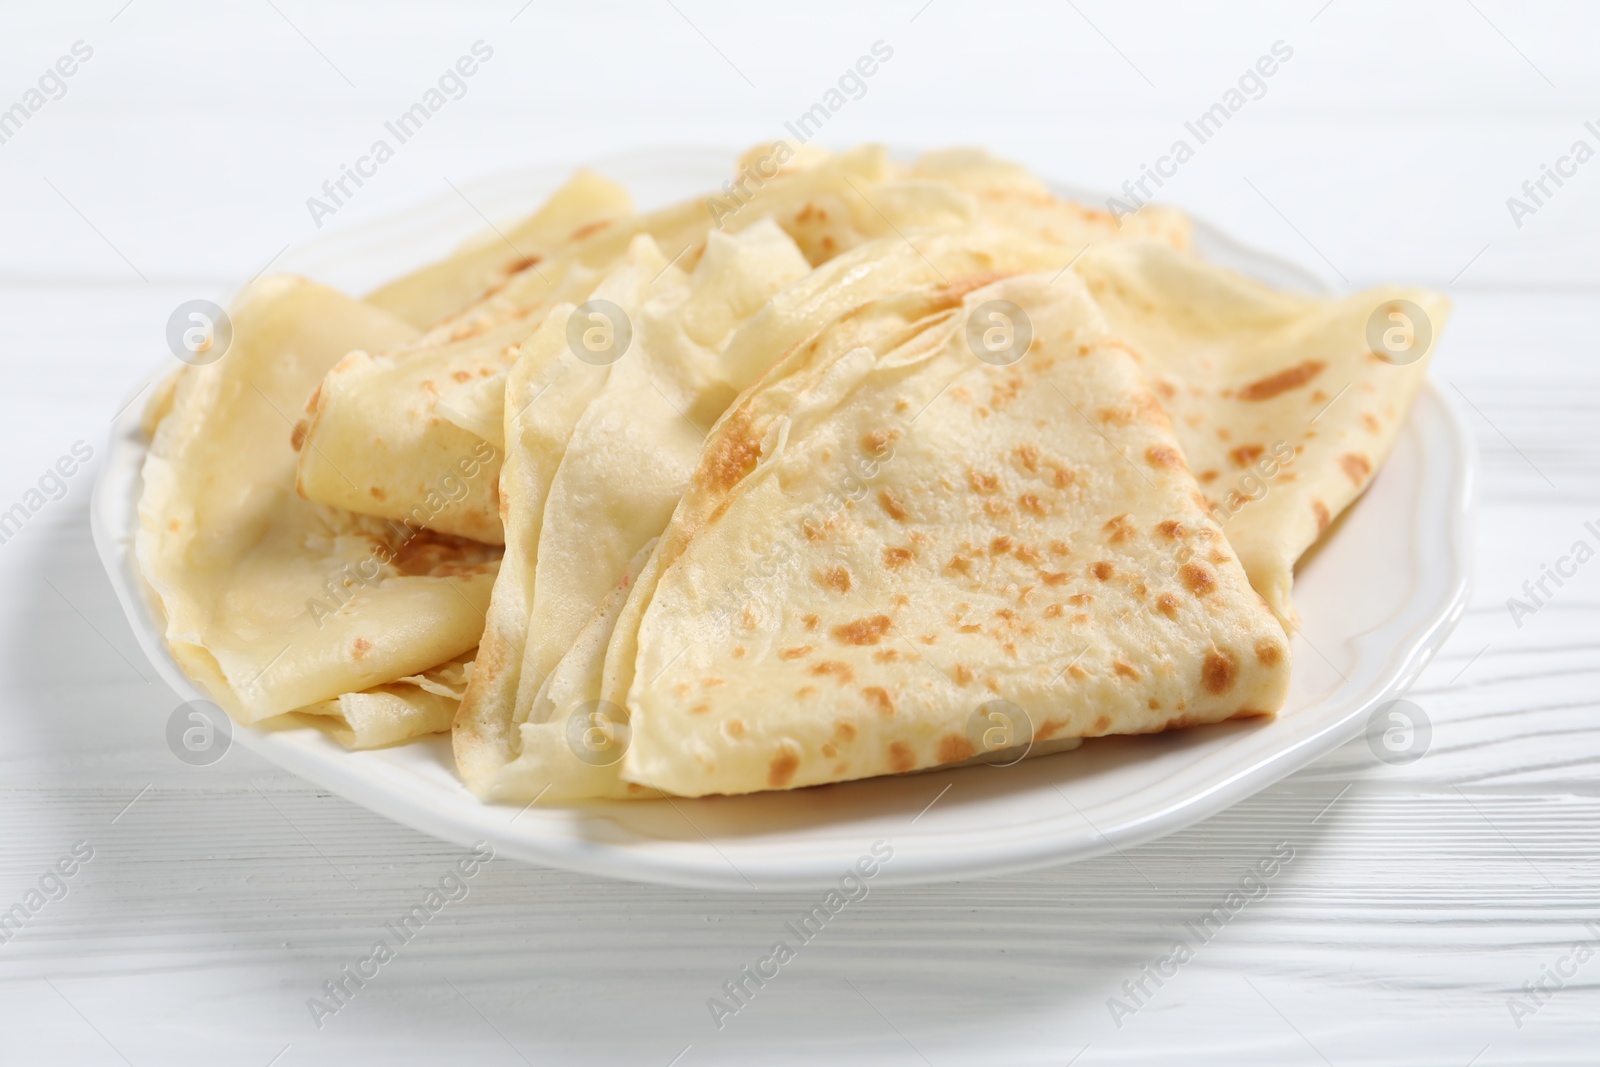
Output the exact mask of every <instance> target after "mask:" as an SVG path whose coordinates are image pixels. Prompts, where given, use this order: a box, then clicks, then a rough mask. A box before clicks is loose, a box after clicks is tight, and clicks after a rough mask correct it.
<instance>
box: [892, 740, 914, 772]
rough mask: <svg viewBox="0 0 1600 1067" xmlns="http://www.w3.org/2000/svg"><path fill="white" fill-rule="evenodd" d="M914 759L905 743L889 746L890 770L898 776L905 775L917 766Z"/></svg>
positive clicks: (900, 742) (897, 742) (898, 742)
mask: <svg viewBox="0 0 1600 1067" xmlns="http://www.w3.org/2000/svg"><path fill="white" fill-rule="evenodd" d="M916 762H917V761H916V760H915V759H914V758H912V755H911V749H910V748H908V747H906V743H905V742H904V741H896V742H895V743H894V744H892V745H890V746H889V769H890V770H891V771H894V772H895V773H896V774H903V773H905V772H906V771H909V770H910V769H911V768H912V767H914V766H915V765H916Z"/></svg>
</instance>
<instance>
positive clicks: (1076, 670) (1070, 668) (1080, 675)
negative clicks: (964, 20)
mask: <svg viewBox="0 0 1600 1067" xmlns="http://www.w3.org/2000/svg"><path fill="white" fill-rule="evenodd" d="M1067 673H1068V674H1070V675H1072V676H1073V677H1074V678H1076V679H1078V680H1079V681H1082V680H1083V679H1085V678H1087V677H1089V672H1088V671H1087V670H1085V669H1084V668H1082V667H1080V666H1078V665H1077V664H1076V663H1069V664H1068V665H1067Z"/></svg>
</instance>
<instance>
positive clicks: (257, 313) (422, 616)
mask: <svg viewBox="0 0 1600 1067" xmlns="http://www.w3.org/2000/svg"><path fill="white" fill-rule="evenodd" d="M232 320H233V342H232V346H231V347H230V349H229V350H228V352H227V353H226V354H225V355H224V356H223V358H221V359H219V360H217V361H216V362H214V363H211V364H209V365H206V366H197V367H189V368H185V369H184V371H183V372H182V375H181V376H180V378H179V380H178V381H177V383H176V386H175V388H174V390H173V392H172V393H171V395H170V397H168V396H164V395H163V396H161V397H160V398H159V399H158V401H157V402H158V403H159V404H160V405H161V407H162V409H163V413H162V415H161V417H160V418H159V421H158V422H157V423H156V427H155V436H154V440H153V441H152V443H151V446H150V451H149V455H148V457H147V459H146V461H145V465H144V470H143V478H144V490H143V494H142V495H141V497H140V501H139V531H138V534H137V537H136V544H135V548H136V553H137V557H138V560H139V564H140V568H141V570H142V572H143V574H144V576H145V580H146V581H147V583H148V584H149V587H150V588H151V590H152V591H153V593H154V595H155V597H156V598H157V599H158V601H159V603H160V607H161V609H162V611H163V612H164V614H165V617H166V638H167V642H168V645H169V647H170V649H171V650H172V653H173V656H174V657H175V658H176V659H177V660H178V661H179V663H180V664H181V665H182V666H183V667H184V669H185V670H186V672H188V673H189V675H190V676H191V677H193V678H195V679H197V680H198V681H200V682H201V683H202V684H203V685H204V686H205V687H206V688H207V690H208V691H209V692H210V693H211V695H212V697H213V699H215V700H216V701H217V703H218V704H220V705H222V706H223V707H224V708H225V709H227V711H228V712H229V713H230V714H231V715H233V717H234V718H236V719H237V720H239V721H240V722H244V723H252V722H257V721H260V720H262V719H266V718H270V717H272V716H275V715H279V714H283V713H285V712H290V711H295V710H297V709H303V708H307V707H309V706H312V705H324V707H323V708H322V710H324V711H327V712H328V713H329V714H333V715H335V716H336V717H337V715H338V714H339V712H337V711H334V710H331V709H328V708H326V706H325V702H327V701H337V700H338V699H339V698H341V697H342V696H344V695H346V694H351V693H359V692H363V691H370V690H372V689H373V688H374V687H379V686H386V685H389V684H390V683H395V682H397V681H398V680H400V679H404V678H408V677H415V676H421V675H423V674H424V672H427V671H430V670H432V669H434V668H437V667H439V665H441V664H444V663H446V662H448V661H450V660H453V659H456V658H457V657H461V656H463V655H465V654H466V653H469V652H470V651H471V649H472V648H473V647H474V646H475V645H477V643H478V639H479V636H480V635H481V633H482V629H483V618H484V614H483V613H484V611H485V609H486V608H487V605H488V600H489V593H490V589H491V586H492V584H493V581H494V574H495V570H496V567H497V564H498V559H497V557H498V556H499V550H497V549H494V548H491V547H489V546H485V545H480V544H476V543H473V542H468V541H461V540H458V539H454V538H448V537H442V536H439V535H436V534H433V533H430V532H428V531H426V530H420V529H414V528H410V527H407V526H404V525H402V524H398V523H396V524H386V523H383V522H380V521H377V520H375V519H371V518H368V517H365V516H360V515H355V514H352V513H350V512H345V511H340V510H338V509H334V508H328V507H324V506H322V505H318V504H312V503H310V502H309V501H306V500H303V499H301V498H300V497H299V496H297V495H296V493H295V491H294V478H295V454H294V450H293V449H292V447H291V446H290V443H289V438H288V430H289V424H290V420H291V419H292V413H293V411H294V409H295V405H296V404H297V403H299V402H300V400H301V398H303V397H304V396H305V395H306V393H307V391H308V390H310V389H311V388H313V387H314V386H315V384H316V383H317V381H319V380H320V379H321V378H322V376H323V375H324V374H325V373H326V372H327V369H328V367H329V366H330V365H332V364H333V362H334V361H335V360H337V359H338V358H339V357H340V356H341V355H343V354H344V353H345V352H348V351H350V350H351V349H352V348H359V347H363V346H372V347H383V346H393V345H396V344H401V343H404V342H405V341H406V339H408V338H409V337H411V336H413V335H414V333H415V331H414V330H413V329H412V327H410V326H408V325H407V324H406V323H403V322H401V321H400V320H398V319H395V318H394V317H392V316H390V315H388V314H386V313H384V312H382V311H379V310H378V309H376V308H373V307H371V306H370V305H367V304H364V303H361V302H359V301H355V300H352V299H350V298H348V297H346V296H343V295H342V294H340V293H338V292H335V291H334V290H331V289H327V288H325V287H323V286H319V285H314V284H312V283H310V282H307V281H304V280H302V279H298V278H273V279H268V280H266V281H263V282H261V283H258V284H257V285H255V286H253V287H252V288H250V289H249V290H247V291H246V292H245V293H244V294H243V296H242V297H241V298H240V301H239V302H238V304H237V305H236V306H235V308H234V309H233V311H232ZM485 447H486V448H487V446H485ZM410 688H411V689H412V690H415V691H416V692H419V693H420V692H424V691H425V689H423V688H420V687H419V686H417V685H412V686H410ZM391 695H397V696H400V697H401V699H402V703H405V702H406V698H405V694H404V693H403V692H402V693H391ZM434 695H437V694H434ZM427 703H431V701H430V702H427ZM385 714H386V715H387V719H388V721H389V725H387V726H384V725H381V724H379V723H378V721H377V719H378V718H382V716H378V717H373V718H372V720H371V721H370V722H369V723H368V727H367V728H366V729H365V730H363V728H362V727H361V726H360V724H347V725H348V726H350V729H351V731H352V738H354V737H356V736H357V735H361V736H378V735H380V734H381V735H382V736H383V737H384V738H385V740H398V739H399V737H398V734H399V733H402V732H408V731H404V730H400V729H399V728H398V726H396V725H395V724H397V723H402V722H404V721H412V722H413V723H421V722H422V719H419V718H417V717H416V716H414V715H412V713H411V712H408V711H406V710H404V709H400V708H395V707H391V708H390V709H389V711H388V712H387V713H385ZM417 728H419V729H420V728H423V727H422V726H420V725H419V726H418V727H417ZM426 728H428V729H434V728H437V716H435V717H434V718H432V719H428V720H427V726H426Z"/></svg>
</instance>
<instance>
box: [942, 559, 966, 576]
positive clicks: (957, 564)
mask: <svg viewBox="0 0 1600 1067" xmlns="http://www.w3.org/2000/svg"><path fill="white" fill-rule="evenodd" d="M944 567H945V570H949V571H955V572H956V573H957V574H964V575H970V574H971V573H972V561H971V560H970V559H968V558H967V557H965V556H951V557H950V562H949V563H946V564H945V565H944Z"/></svg>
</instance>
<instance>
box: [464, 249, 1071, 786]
mask: <svg viewBox="0 0 1600 1067" xmlns="http://www.w3.org/2000/svg"><path fill="white" fill-rule="evenodd" d="M784 249H787V252H785V251H784ZM1074 254H1075V253H1074ZM1069 259H1070V255H1069V254H1068V253H1067V251H1066V250H1064V249H1061V248H1059V247H1057V246H1054V245H1048V244H1042V243H1040V242H1038V241H1035V240H1032V239H1030V238H1027V237H1024V236H1022V235H1019V234H1016V233H1014V232H1012V231H1009V230H1003V229H999V228H996V227H991V226H984V225H978V226H971V227H964V228H961V229H958V230H953V231H940V232H928V233H921V234H919V241H918V246H917V247H913V246H912V245H911V244H910V243H908V242H907V241H905V240H903V239H902V238H900V237H892V238H885V239H881V240H879V241H875V242H871V243H869V244H867V245H864V246H861V247H858V248H856V249H854V250H852V251H851V252H848V253H845V254H844V255H841V256H838V257H836V258H835V259H833V260H830V261H829V263H828V264H826V265H825V266H823V267H821V268H818V269H817V270H815V271H812V272H810V273H805V274H804V276H803V277H797V275H798V274H801V273H804V271H803V268H804V261H803V260H802V259H800V257H799V253H798V251H797V250H795V248H794V245H793V243H792V242H791V241H789V239H788V238H787V237H785V236H784V234H783V231H781V230H779V229H778V228H777V227H776V226H775V225H774V224H772V223H771V222H767V223H765V224H764V225H762V224H758V225H757V226H753V227H751V228H750V229H749V230H747V231H745V232H744V233H742V234H739V235H736V236H735V237H732V238H730V237H726V236H723V235H718V234H713V235H712V240H711V243H710V244H708V247H707V251H706V254H705V257H704V258H703V259H702V260H701V262H700V264H699V265H698V266H697V267H696V269H695V273H694V276H693V278H692V280H691V282H692V290H690V291H679V292H678V293H676V294H674V295H671V296H666V297H658V298H656V300H654V301H653V302H652V304H651V305H649V310H647V312H646V321H645V322H644V323H643V326H642V330H641V340H643V341H644V343H643V344H642V345H640V347H639V349H638V350H637V353H630V355H629V357H628V358H626V359H624V360H622V361H620V362H619V363H618V364H617V365H616V366H615V367H614V368H613V369H612V371H611V376H610V378H609V379H608V381H607V384H606V387H605V388H604V389H603V390H602V391H601V392H600V393H598V394H597V395H596V396H595V397H594V399H593V400H592V401H591V402H590V404H589V407H588V409H587V411H586V412H585V414H584V416H583V419H582V420H581V421H580V423H579V425H578V429H577V431H576V432H575V433H574V434H573V436H572V438H571V439H569V440H568V441H566V442H565V451H564V452H563V454H562V458H561V461H560V468H559V470H558V471H557V473H556V475H555V477H554V478H553V479H552V480H551V483H550V487H549V489H548V498H547V499H546V500H545V501H543V502H542V503H540V502H538V501H537V500H535V499H532V497H533V496H534V495H535V494H536V493H537V491H538V490H539V489H543V488H544V487H545V483H544V482H543V481H542V480H540V481H537V482H535V483H533V484H532V486H531V488H532V489H533V492H531V493H530V492H527V491H522V492H519V493H518V494H516V495H515V496H511V497H508V499H507V501H506V514H507V523H508V531H511V532H510V533H509V534H508V536H509V537H511V538H512V539H513V541H514V543H515V544H517V545H519V546H523V547H522V548H521V549H520V550H518V551H513V552H511V553H509V554H508V561H507V563H506V564H505V569H503V571H502V577H501V580H500V583H499V584H498V585H497V586H496V590H495V598H494V603H493V605H492V606H491V609H490V622H489V626H488V635H487V636H486V637H485V649H486V654H484V655H483V656H481V657H480V661H479V665H478V667H479V670H478V673H477V675H476V676H475V681H474V684H473V685H472V686H471V687H470V688H469V691H468V694H467V697H466V699H465V701H464V702H463V704H462V709H461V713H460V719H459V721H458V725H457V734H456V744H457V748H458V750H459V751H460V753H461V756H460V758H459V759H458V762H459V764H460V766H461V767H462V768H463V773H464V775H465V776H466V778H467V780H468V782H469V784H471V785H472V786H473V788H474V789H476V790H478V791H480V792H482V793H484V794H485V795H492V796H496V797H499V798H502V799H508V800H509V799H523V800H527V799H531V798H533V797H534V796H542V798H543V799H545V800H547V801H557V800H562V799H568V798H570V797H573V796H580V795H596V794H592V793H588V794H586V793H583V792H581V790H589V789H593V788H595V786H596V784H597V783H604V784H605V786H606V788H605V789H604V790H603V793H602V794H601V795H618V796H621V795H628V794H629V790H628V787H627V786H626V784H625V783H623V782H621V781H620V779H618V778H617V777H616V774H615V768H612V769H611V770H610V777H609V779H608V778H607V777H606V775H605V774H604V773H602V772H601V771H597V770H596V769H595V768H593V767H591V766H587V765H580V763H579V762H577V761H574V760H573V759H572V758H571V755H572V754H571V753H570V752H567V751H566V750H565V749H564V747H563V745H562V744H560V743H556V744H551V743H548V742H547V740H546V739H544V738H545V737H546V735H551V736H555V737H556V738H557V741H560V735H561V730H562V729H563V724H564V723H565V721H566V720H567V719H568V718H569V717H570V716H571V715H572V714H574V713H576V712H578V711H579V710H580V709H586V708H589V707H590V706H591V705H593V704H594V703H595V701H597V700H598V699H599V697H600V689H601V672H602V667H603V663H604V654H605V649H606V646H607V644H608V643H609V641H610V636H611V627H612V625H613V623H614V620H615V619H616V618H617V617H618V616H619V615H620V612H621V609H622V607H623V605H624V603H625V601H623V600H622V599H621V597H620V594H619V593H611V592H610V590H611V588H612V586H613V584H614V583H615V582H617V581H618V580H631V575H632V574H633V573H636V572H637V570H638V569H639V568H640V567H641V566H643V564H644V562H645V560H644V558H643V557H642V556H638V555H637V554H638V553H639V550H640V548H641V546H643V545H645V544H646V543H647V542H649V541H650V540H651V539H653V538H654V537H655V536H656V535H657V534H659V533H660V532H661V530H662V528H664V527H665V525H666V523H667V520H668V518H669V517H670V516H671V514H672V510H673V508H674V507H675V505H676V504H677V501H678V498H679V497H680V496H681V495H682V493H683V491H684V489H685V488H686V487H687V485H688V483H689V477H690V475H691V473H692V472H693V470H694V467H695V465H696V463H697V462H698V461H699V456H700V452H701V449H702V447H703V442H704V437H705V429H703V428H702V427H709V426H710V425H711V424H712V423H713V422H715V420H716V419H717V418H718V417H719V416H720V415H721V414H722V412H723V410H724V409H725V408H726V407H727V405H728V403H729V402H730V401H731V400H732V399H733V398H734V397H735V396H736V395H737V394H738V393H739V392H740V391H742V390H743V389H744V388H745V387H747V386H748V385H749V384H750V383H751V382H752V381H754V380H755V378H756V377H758V376H759V375H760V374H761V373H763V372H764V371H766V370H767V369H768V368H769V367H770V366H771V365H772V364H773V363H774V362H775V361H776V360H777V359H778V358H779V357H780V356H781V355H782V354H783V353H784V352H785V351H787V350H788V349H789V348H790V347H792V346H793V345H794V344H796V343H798V342H799V341H802V340H804V339H805V338H806V337H808V336H809V335H811V334H812V333H814V332H815V331H816V330H818V329H820V328H821V327H822V326H823V325H825V324H826V323H828V322H829V321H830V320H831V319H833V318H835V317H837V316H838V315H840V314H842V313H844V312H846V311H849V310H850V309H851V308H853V307H856V306H857V305H859V304H862V303H864V302H866V301H868V300H872V299H875V298H877V297H881V296H885V295H888V294H891V293H896V292H900V291H902V290H904V289H907V288H914V287H917V286H921V285H926V284H930V283H932V282H934V281H936V280H938V279H940V278H942V277H945V276H947V275H948V276H958V277H959V276H970V275H974V274H988V273H994V272H999V271H1007V272H1015V271H1020V270H1037V269H1040V268H1053V269H1054V270H1056V271H1059V270H1060V269H1061V268H1063V267H1064V266H1065V265H1066V263H1067V262H1068V260H1069ZM786 278H794V280H793V281H792V282H791V283H790V284H788V285H785V286H783V287H782V288H781V289H778V288H777V283H779V282H781V281H783V280H785V279H786ZM734 279H739V280H740V281H741V284H740V285H739V287H738V288H737V289H730V285H729V283H730V282H731V281H732V280H734ZM774 289H777V291H776V292H772V290H774ZM752 316H753V317H752ZM745 319H749V322H748V323H746V324H745V325H744V326H743V327H742V328H740V329H738V330H737V331H736V332H733V333H732V336H731V338H729V337H728V330H729V328H730V327H731V326H734V325H737V324H738V323H739V322H741V321H743V320H745ZM850 330H851V324H850V323H847V324H845V325H844V326H841V327H840V328H839V329H836V330H835V331H834V332H833V334H832V335H831V337H832V338H833V340H834V341H835V342H837V341H838V339H839V338H841V337H843V336H845V335H846V334H847V333H850ZM851 336H854V335H853V334H851ZM697 337H698V340H697V339H696V338H697ZM663 341H664V342H666V343H663ZM512 407H513V408H519V409H520V408H521V407H522V404H521V403H520V402H519V401H517V400H514V401H513V403H512ZM540 447H545V444H544V443H543V442H540ZM509 462H510V463H513V464H517V463H520V456H519V455H518V454H517V453H516V452H515V451H514V453H513V457H512V459H511V460H510V461H509ZM525 488H528V487H525ZM534 521H537V522H539V523H540V527H541V531H542V532H540V533H538V535H537V536H536V537H535V536H530V535H529V534H524V533H520V532H519V531H520V530H522V529H524V528H526V527H527V526H528V525H529V524H531V523H532V522H534ZM525 551H533V552H534V553H535V555H536V566H535V567H523V566H522V565H521V563H520V561H521V559H522V558H523V556H522V553H523V552H525ZM513 559H515V560H516V561H517V562H515V563H513ZM630 559H633V560H634V566H633V568H632V570H631V571H630V572H629V573H628V574H626V575H625V574H624V564H626V563H628V561H629V560H630ZM625 584H626V582H625V581H624V591H625ZM513 589H516V590H517V591H516V592H515V593H513V591H512V590H513ZM513 605H516V607H513ZM580 632H581V634H582V635H583V636H582V640H577V638H578V636H579V634H580ZM519 647H520V648H522V652H521V654H520V655H519V654H517V651H516V650H517V649H518V648H519ZM558 663H559V665H560V669H559V671H558V672H557V673H559V676H560V677H559V679H557V680H554V681H553V680H552V678H551V677H549V676H551V674H552V672H553V671H557V664H558ZM513 724H514V725H513ZM574 775H576V776H575V777H574Z"/></svg>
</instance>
